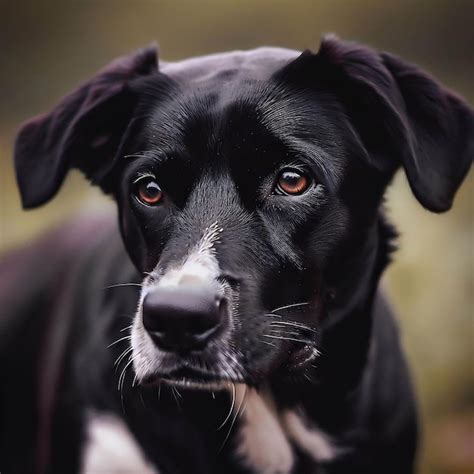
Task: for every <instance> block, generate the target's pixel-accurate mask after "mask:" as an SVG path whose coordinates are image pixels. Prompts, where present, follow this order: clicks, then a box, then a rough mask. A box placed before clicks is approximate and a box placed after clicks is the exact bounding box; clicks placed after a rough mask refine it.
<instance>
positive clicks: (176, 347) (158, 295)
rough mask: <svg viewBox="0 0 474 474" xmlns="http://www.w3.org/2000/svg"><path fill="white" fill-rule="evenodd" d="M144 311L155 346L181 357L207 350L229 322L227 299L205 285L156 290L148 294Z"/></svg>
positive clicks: (144, 321) (211, 287)
mask: <svg viewBox="0 0 474 474" xmlns="http://www.w3.org/2000/svg"><path fill="white" fill-rule="evenodd" d="M142 311H143V326H144V328H145V329H146V331H147V332H148V334H149V335H150V337H151V339H152V340H153V342H154V343H155V344H156V346H157V347H158V348H159V349H160V350H162V351H166V352H174V353H178V354H180V355H184V354H188V353H191V352H199V351H202V350H204V349H205V348H206V346H207V345H208V343H209V342H210V341H211V340H213V339H214V338H216V337H217V336H218V334H220V333H221V332H222V330H223V329H224V328H225V326H226V325H227V322H228V304H227V300H226V298H225V297H224V296H223V295H222V294H219V292H218V290H217V289H216V287H215V286H214V287H213V286H210V285H204V284H201V285H189V286H188V285H179V286H178V287H162V288H160V287H157V288H155V289H153V290H152V291H151V292H150V293H148V294H147V295H146V297H145V299H144V300H143V308H142Z"/></svg>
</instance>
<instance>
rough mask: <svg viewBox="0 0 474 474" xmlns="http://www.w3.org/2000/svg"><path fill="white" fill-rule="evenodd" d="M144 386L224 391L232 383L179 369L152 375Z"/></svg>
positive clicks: (198, 372) (193, 371) (208, 373)
mask: <svg viewBox="0 0 474 474" xmlns="http://www.w3.org/2000/svg"><path fill="white" fill-rule="evenodd" d="M142 383H143V384H144V385H159V384H161V383H165V384H167V385H172V386H177V387H182V388H193V389H201V390H223V389H226V388H227V387H228V386H229V385H230V384H231V383H232V381H231V380H230V379H227V378H224V377H222V375H219V374H216V373H214V372H210V371H204V370H201V369H197V368H194V367H179V368H177V369H174V370H172V371H170V372H166V373H159V372H157V373H154V374H153V375H150V376H148V377H146V378H145V379H144V380H143V382H142Z"/></svg>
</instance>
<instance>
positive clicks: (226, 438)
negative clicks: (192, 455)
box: [219, 385, 247, 453]
mask: <svg viewBox="0 0 474 474" xmlns="http://www.w3.org/2000/svg"><path fill="white" fill-rule="evenodd" d="M246 397H247V386H246V385H244V396H243V397H242V400H240V403H239V407H238V408H237V411H236V412H235V415H234V417H233V418H232V422H231V424H230V427H229V431H228V432H227V435H226V437H225V438H224V442H223V443H222V446H221V447H220V449H219V453H220V452H221V451H222V449H223V448H224V446H225V444H226V442H227V440H228V439H229V436H230V433H231V431H232V428H233V427H234V423H235V420H237V417H238V416H239V412H240V409H241V408H242V405H243V403H244V400H246Z"/></svg>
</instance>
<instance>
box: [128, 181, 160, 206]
mask: <svg viewBox="0 0 474 474" xmlns="http://www.w3.org/2000/svg"><path fill="white" fill-rule="evenodd" d="M134 193H135V196H136V197H137V199H138V200H139V201H140V202H142V203H143V204H146V205H147V206H156V205H157V204H159V203H160V202H161V201H162V199H163V191H162V190H161V188H160V186H159V184H158V183H157V182H156V181H155V179H154V178H153V177H151V176H149V177H144V178H141V179H140V180H138V181H137V182H136V183H135V189H134Z"/></svg>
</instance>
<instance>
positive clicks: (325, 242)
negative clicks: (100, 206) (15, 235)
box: [0, 36, 474, 474]
mask: <svg viewBox="0 0 474 474" xmlns="http://www.w3.org/2000/svg"><path fill="white" fill-rule="evenodd" d="M473 129H474V113H473V110H472V109H471V108H470V106H469V105H467V104H466V103H465V102H464V101H463V100H462V99H461V98H460V97H458V96H457V95H455V94H454V93H452V92H450V91H449V90H447V89H446V88H445V87H444V86H442V85H440V84H439V83H438V82H437V81H436V80H435V79H433V78H432V77H430V76H429V75H428V74H427V73H425V72H423V71H422V70H420V69H419V68H417V67H416V66H414V65H411V64H409V63H407V62H405V61H404V60H402V59H400V58H398V57H396V56H393V55H391V54H388V53H384V52H378V51H376V50H374V49H372V48H370V47H367V46H363V45H359V44H356V43H351V42H347V41H344V40H341V39H339V38H337V37H335V36H328V37H324V38H323V40H322V42H321V46H320V48H319V51H318V52H317V53H313V52H311V51H309V50H308V51H304V52H302V53H301V52H298V51H293V50H289V49H281V48H266V47H265V48H259V49H255V50H251V51H245V52H243V51H235V52H227V53H221V54H213V55H209V56H204V57H197V58H191V59H186V60H183V61H181V62H175V63H172V62H168V63H167V62H163V61H160V63H159V65H158V60H157V53H156V48H155V47H154V46H151V47H148V48H145V49H143V50H140V51H137V52H135V53H133V54H131V55H129V56H126V57H122V58H119V59H117V60H115V61H114V62H112V63H111V64H110V65H108V66H107V67H106V68H105V69H103V70H101V71H99V72H98V73H97V74H96V75H95V76H94V77H92V78H91V79H90V80H88V81H87V82H85V83H84V84H82V85H81V86H79V87H78V88H77V89H76V90H75V91H73V92H72V93H71V94H69V95H68V96H66V97H65V98H63V99H62V100H61V101H60V102H59V104H58V105H57V106H56V107H54V108H53V109H52V110H51V111H50V112H48V113H46V114H44V115H41V116H39V117H37V118H34V119H32V120H31V121H29V122H27V123H26V124H25V125H23V126H22V128H21V129H20V131H19V133H18V136H17V139H16V144H15V151H14V155H15V156H14V158H15V170H16V177H17V181H18V186H19V190H20V195H21V200H22V204H23V207H24V208H26V209H32V208H36V207H37V206H40V205H42V204H44V203H46V202H47V201H49V200H50V199H51V198H52V197H53V196H55V195H56V193H57V192H58V190H59V188H60V187H61V185H62V182H63V180H64V178H65V176H66V174H67V172H68V170H70V169H72V168H75V169H79V170H80V171H81V172H82V173H83V174H84V175H85V176H86V177H87V179H88V180H90V182H91V183H92V184H94V185H96V186H99V187H100V188H101V189H102V191H103V192H104V193H105V194H107V195H109V196H111V197H112V198H113V200H114V202H115V203H116V204H117V214H118V218H117V217H116V216H115V215H111V214H113V213H108V212H106V213H103V214H96V213H90V214H91V215H89V216H82V217H77V216H73V217H72V218H70V220H69V221H68V222H67V223H65V224H64V225H62V226H60V227H59V228H57V229H56V230H53V231H52V232H50V233H49V234H47V235H45V236H44V237H43V238H41V239H40V240H39V241H38V242H37V243H34V244H32V245H30V246H28V247H27V248H23V249H19V250H16V251H15V252H12V253H9V254H7V255H6V256H4V258H3V260H2V263H1V266H0V281H1V286H0V288H1V291H0V301H1V307H2V313H3V314H2V318H1V319H0V321H1V324H2V325H1V329H0V337H1V341H0V342H1V345H0V354H1V360H2V379H3V383H2V386H1V389H0V393H1V398H0V400H1V403H0V407H1V408H0V410H1V417H0V419H1V423H0V425H1V427H2V428H1V438H0V463H1V465H0V470H1V471H2V472H5V473H6V472H18V473H26V472H35V473H65V472H67V473H74V472H82V473H95V472H102V471H104V470H106V471H107V472H140V473H163V474H177V473H180V474H181V473H194V474H201V473H202V474H209V473H262V474H290V473H298V474H299V473H316V472H317V473H330V474H333V473H366V474H367V473H378V474H379V473H382V472H383V473H393V474H395V473H396V474H401V473H410V472H413V471H414V466H415V454H416V443H417V438H418V429H417V410H416V402H415V397H414V393H413V389H412V385H411V381H410V376H409V370H408V367H407V364H406V361H405V357H404V354H403V349H402V347H401V343H400V338H399V333H398V329H397V323H396V319H395V316H394V314H393V311H392V310H391V309H390V305H389V303H388V302H387V300H386V298H385V297H384V295H383V292H382V291H381V289H380V285H379V281H380V277H381V274H382V273H383V271H384V269H385V268H386V266H387V265H388V263H389V262H390V260H391V255H392V252H393V250H394V249H395V239H396V231H395V230H394V228H393V227H392V226H391V224H390V223H389V222H388V221H387V219H386V218H385V216H384V211H383V197H384V191H385V189H386V187H387V186H388V185H389V183H390V182H391V180H392V178H393V176H394V174H395V172H396V171H397V170H398V169H399V168H403V170H404V172H405V173H406V176H407V178H408V182H409V184H410V186H411V189H412V191H413V194H414V195H415V197H416V199H417V200H418V201H419V202H420V203H421V205H422V206H424V207H425V208H426V209H428V210H430V211H433V212H436V213H440V212H444V211H447V210H448V209H449V208H450V207H451V205H452V201H453V198H454V195H455V193H456V191H457V189H458V188H459V186H460V185H461V183H462V181H463V179H464V177H465V176H466V174H467V173H468V171H469V168H470V166H471V162H472V158H473V156H474V140H473V136H474V133H473Z"/></svg>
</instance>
